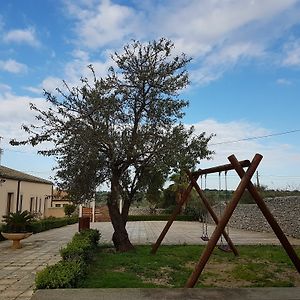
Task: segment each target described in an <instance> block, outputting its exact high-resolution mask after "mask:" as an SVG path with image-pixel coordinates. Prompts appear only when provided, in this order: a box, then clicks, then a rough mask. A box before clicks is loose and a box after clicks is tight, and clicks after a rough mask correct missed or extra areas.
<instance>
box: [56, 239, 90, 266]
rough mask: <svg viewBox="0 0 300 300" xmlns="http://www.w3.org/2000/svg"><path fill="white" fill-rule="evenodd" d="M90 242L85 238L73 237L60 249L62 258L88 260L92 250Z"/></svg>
mask: <svg viewBox="0 0 300 300" xmlns="http://www.w3.org/2000/svg"><path fill="white" fill-rule="evenodd" d="M93 248H94V247H93V245H92V243H91V242H90V241H89V240H88V239H85V238H81V239H73V240H72V241H71V242H70V243H68V244H67V246H66V247H65V248H63V249H61V250H60V255H61V257H62V259H63V260H68V261H69V260H79V259H82V260H84V261H85V262H89V261H90V260H91V258H92V251H93Z"/></svg>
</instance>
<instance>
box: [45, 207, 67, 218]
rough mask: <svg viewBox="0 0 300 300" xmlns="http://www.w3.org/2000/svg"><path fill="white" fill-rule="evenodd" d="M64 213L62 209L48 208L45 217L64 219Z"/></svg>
mask: <svg viewBox="0 0 300 300" xmlns="http://www.w3.org/2000/svg"><path fill="white" fill-rule="evenodd" d="M65 216H66V215H65V211H64V208H63V207H49V208H48V209H47V210H46V214H45V217H46V218H48V217H55V218H63V217H65Z"/></svg>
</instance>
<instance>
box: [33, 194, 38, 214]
mask: <svg viewBox="0 0 300 300" xmlns="http://www.w3.org/2000/svg"><path fill="white" fill-rule="evenodd" d="M38 199H39V198H38V197H35V208H34V212H37V210H38Z"/></svg>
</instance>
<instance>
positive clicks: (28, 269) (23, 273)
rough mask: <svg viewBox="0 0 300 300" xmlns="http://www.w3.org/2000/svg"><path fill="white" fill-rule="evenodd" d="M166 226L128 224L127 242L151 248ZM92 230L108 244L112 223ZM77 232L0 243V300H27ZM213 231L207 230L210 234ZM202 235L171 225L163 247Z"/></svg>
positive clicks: (260, 237)
mask: <svg viewBox="0 0 300 300" xmlns="http://www.w3.org/2000/svg"><path fill="white" fill-rule="evenodd" d="M165 224H166V222H165V221H158V222H129V223H128V225H127V229H128V233H129V237H130V240H131V241H132V243H133V244H136V245H137V244H152V243H154V242H155V241H156V239H157V237H158V235H159V234H160V232H161V230H162V229H163V227H164V225H165ZM91 227H92V228H97V229H99V231H100V232H101V235H102V237H101V240H100V241H101V242H102V243H111V236H112V232H113V229H112V225H111V223H93V224H91ZM77 229H78V224H74V225H69V226H66V227H63V228H58V229H53V230H49V231H46V232H42V233H38V234H35V235H32V236H30V237H29V238H27V239H25V240H24V241H22V243H23V245H24V247H23V248H22V249H18V250H13V249H11V248H10V246H11V241H3V242H0V253H1V256H0V257H1V259H0V300H12V299H18V300H29V299H30V298H31V296H32V294H33V289H34V278H35V274H36V272H37V271H39V270H42V269H43V268H44V267H45V266H46V265H47V264H49V265H50V264H54V263H56V262H57V261H58V260H60V255H59V249H60V248H61V247H63V246H64V245H66V244H67V243H68V242H69V241H70V240H71V239H72V237H73V235H74V234H75V232H77ZM213 229H214V227H213V226H209V227H208V232H209V234H210V233H211V232H212V231H213ZM201 235H202V224H200V223H198V222H174V224H173V225H172V227H171V228H170V231H169V232H168V234H167V236H166V238H165V240H164V241H163V244H184V243H186V244H205V243H204V242H203V241H202V240H201V238H200V237H201ZM230 236H231V238H232V240H233V242H234V243H235V244H237V245H242V244H279V242H278V240H277V239H276V237H275V236H274V235H273V234H270V233H258V232H249V231H244V230H235V229H230ZM289 240H290V242H291V243H292V244H293V245H300V239H292V238H289ZM196 299H197V298H196Z"/></svg>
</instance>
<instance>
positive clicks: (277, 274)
mask: <svg viewBox="0 0 300 300" xmlns="http://www.w3.org/2000/svg"><path fill="white" fill-rule="evenodd" d="M248 262H249V260H247V259H242V258H238V259H237V261H236V262H230V263H225V262H214V261H209V262H208V263H207V264H206V266H205V268H204V270H203V273H202V274H201V276H200V278H199V283H200V284H202V285H204V286H208V287H210V286H214V287H222V288H232V287H237V288H240V287H248V286H251V285H253V282H251V281H247V280H244V279H237V278H235V277H234V276H233V275H232V271H233V269H234V268H235V267H236V266H238V265H243V264H247V263H248ZM251 262H252V263H258V264H263V265H265V266H266V269H265V271H266V272H268V273H271V274H273V280H274V283H276V281H287V282H289V281H290V282H292V283H293V284H294V286H295V287H300V276H299V274H298V273H297V271H296V270H295V269H291V268H288V267H286V266H278V265H271V264H270V263H269V262H268V261H266V260H260V259H256V260H254V259H252V260H251ZM195 265H196V262H188V263H187V264H186V265H185V267H187V268H189V269H192V270H194V268H195ZM278 270H280V271H278ZM258 275H259V274H258Z"/></svg>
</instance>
